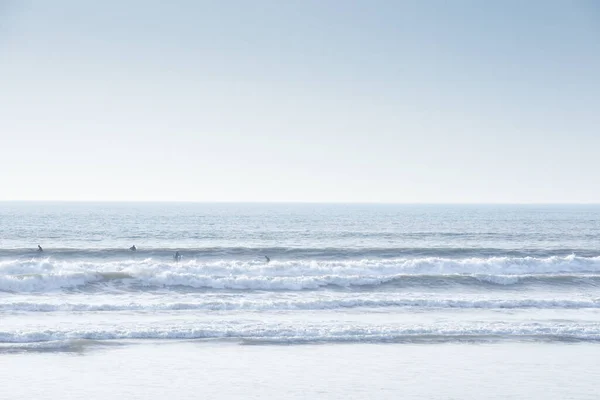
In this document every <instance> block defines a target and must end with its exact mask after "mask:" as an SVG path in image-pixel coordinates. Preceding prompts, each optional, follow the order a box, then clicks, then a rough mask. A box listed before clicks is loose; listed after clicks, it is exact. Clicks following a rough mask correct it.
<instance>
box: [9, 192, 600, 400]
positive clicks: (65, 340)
mask: <svg viewBox="0 0 600 400" xmlns="http://www.w3.org/2000/svg"><path fill="white" fill-rule="evenodd" d="M599 238H600V206H593V205H589V206H585V205H572V206H569V205H523V206H516V205H515V206H509V205H468V206H467V205H361V204H354V205H342V204H327V205H325V204H194V203H0V364H3V365H4V366H5V367H4V368H7V367H6V366H7V365H9V364H10V365H12V366H13V367H14V366H17V369H16V370H13V371H10V373H9V372H8V370H6V369H5V370H4V372H3V374H4V377H3V378H5V379H6V380H10V381H11V382H13V384H14V382H17V384H16V385H15V386H14V387H13V388H12V389H11V390H10V391H9V392H8V395H10V394H11V393H12V394H14V395H15V396H16V395H17V394H20V395H22V396H23V398H27V397H29V398H30V397H32V396H33V397H40V396H42V395H43V394H44V393H45V394H47V396H48V397H47V398H52V397H54V398H56V397H65V393H63V392H61V391H60V389H57V390H58V391H53V390H50V388H51V386H52V385H48V384H46V385H45V386H44V384H42V383H40V384H41V385H42V386H41V387H42V388H44V389H43V390H42V391H41V392H40V393H38V396H36V395H35V393H34V392H32V390H34V389H35V388H34V386H35V385H34V386H31V385H23V386H20V385H19V384H18V382H19V379H20V378H19V377H22V375H20V372H19V371H21V372H23V373H25V375H27V374H28V373H29V372H31V371H32V369H31V368H32V365H35V366H36V367H34V368H33V370H34V371H36V374H42V375H43V374H44V373H46V374H50V375H51V376H52V373H53V371H54V373H55V374H62V373H67V374H68V373H74V372H73V371H72V369H70V368H67V370H65V371H62V372H60V371H61V366H67V365H71V364H73V363H74V362H75V361H74V360H73V359H72V358H71V357H72V356H73V354H77V355H78V357H79V356H83V358H78V360H79V361H77V362H75V364H78V365H79V366H78V367H77V368H85V369H86V370H89V371H91V372H89V373H90V374H91V375H90V376H92V377H94V376H95V377H96V378H98V379H102V378H101V377H100V376H96V375H95V373H96V374H98V375H102V376H109V375H110V374H111V372H110V371H105V372H102V373H101V372H100V371H102V370H103V368H102V367H100V365H103V364H104V363H105V362H108V363H109V364H111V363H113V362H114V360H120V363H123V362H128V363H133V364H132V366H131V368H128V369H127V370H125V371H123V373H124V374H125V375H126V376H125V377H124V379H125V380H127V379H129V380H128V382H130V383H131V382H138V381H136V379H141V377H143V378H144V379H146V378H148V379H154V378H159V377H160V375H161V374H164V371H162V370H161V368H160V367H158V365H163V366H165V368H168V369H169V370H170V371H171V370H173V368H175V370H177V371H179V370H180V367H181V365H188V366H189V365H192V364H194V363H195V362H202V365H203V367H202V373H203V374H209V375H210V374H211V372H210V371H211V370H210V369H208V370H207V368H206V366H207V365H214V366H215V368H221V369H220V370H219V371H217V372H215V375H214V377H216V378H215V379H217V380H219V379H223V380H224V381H223V382H221V383H222V384H223V386H222V388H221V390H216V389H215V390H213V391H212V392H211V397H220V396H221V397H224V398H225V397H228V396H234V397H238V394H236V392H235V391H234V392H232V390H234V388H233V387H231V386H228V389H227V390H226V389H224V387H225V386H227V383H226V382H231V381H232V377H231V376H228V375H227V373H228V371H227V368H226V367H225V366H223V365H222V361H221V360H222V359H221V357H226V359H227V360H229V361H228V364H227V365H229V368H230V370H229V372H230V373H232V374H237V376H238V378H237V379H238V382H241V383H240V384H239V394H240V395H241V394H245V396H246V397H252V396H254V395H256V396H258V397H260V394H259V393H261V392H259V391H257V389H256V388H255V389H256V390H255V391H254V392H253V390H252V387H251V386H252V385H250V384H249V383H245V384H244V382H245V381H244V380H243V379H242V380H241V381H239V379H240V377H239V374H243V371H241V370H240V368H239V366H238V365H237V363H239V362H240V360H241V359H243V358H244V357H247V356H248V354H252V359H254V360H255V361H256V362H255V363H254V364H252V362H251V361H249V360H246V361H245V362H246V363H247V364H248V365H247V368H251V369H252V368H254V372H249V371H248V370H247V369H246V370H245V371H246V373H247V374H250V375H252V376H253V377H254V378H253V379H263V380H264V381H269V379H277V380H279V381H283V382H286V381H289V385H288V387H289V388H290V390H289V391H286V390H285V388H282V387H280V386H276V387H275V388H274V389H273V388H272V389H273V393H271V394H270V396H271V397H289V398H304V397H303V395H302V393H304V392H302V391H300V392H297V393H296V392H295V390H299V389H298V387H296V386H293V384H292V382H297V381H298V380H302V379H304V380H306V379H308V382H309V383H310V382H311V379H313V384H314V385H317V386H318V385H319V384H318V382H319V381H320V380H322V379H325V381H327V379H328V378H330V379H332V380H333V381H334V384H333V386H331V385H325V386H324V387H323V388H321V389H319V390H317V391H314V392H311V393H310V394H309V397H310V398H318V397H322V398H332V397H339V396H345V397H348V398H350V397H354V398H384V397H385V398H399V397H401V395H402V390H403V389H402V388H404V389H405V390H408V389H410V393H411V395H412V396H417V397H418V396H421V397H418V398H482V397H487V398H503V397H502V394H504V395H506V396H509V395H514V396H519V395H520V394H519V393H521V394H522V392H521V391H519V390H518V388H515V387H513V388H512V389H514V391H513V392H510V391H508V392H506V391H505V392H502V391H500V392H499V391H498V388H494V387H495V386H494V384H493V383H494V382H496V381H495V379H496V378H495V377H494V376H493V375H489V376H488V378H487V380H483V382H484V383H485V382H487V383H488V385H487V388H486V385H485V384H480V385H479V386H480V391H479V392H476V393H471V392H468V391H465V387H464V385H462V386H456V387H454V386H453V383H452V382H454V381H456V380H457V379H468V376H471V377H472V374H473V373H474V372H477V371H479V370H478V368H479V367H478V366H480V365H487V368H490V369H492V370H498V368H500V369H501V366H502V365H507V364H506V363H509V364H510V365H513V367H514V368H513V369H506V370H502V369H501V371H503V372H502V373H504V374H506V373H507V371H509V373H508V374H509V375H510V374H513V375H514V376H512V378H513V379H518V377H523V374H524V373H525V374H526V373H527V372H529V373H531V371H535V374H536V375H535V376H536V377H537V378H538V379H533V380H531V379H530V380H527V381H525V382H524V383H523V386H522V388H523V390H525V391H527V392H528V396H521V398H524V397H529V398H540V399H541V398H576V399H583V398H593V397H591V396H592V395H593V393H594V391H595V389H594V388H595V387H596V386H595V385H594V384H593V382H594V381H595V379H597V378H598V371H597V370H594V369H593V367H592V366H593V365H594V363H593V362H591V361H589V360H588V361H589V362H588V361H586V358H585V357H583V356H581V355H582V354H595V355H597V356H600V350H599V349H600V346H598V342H599V341H600V243H599ZM38 245H40V246H42V248H43V251H42V252H39V251H36V250H37V246H38ZM133 245H135V246H136V249H137V250H136V251H132V250H129V248H130V247H131V246H133ZM176 252H179V254H180V255H181V259H180V260H177V259H176V258H175V257H174V255H175V253H176ZM265 256H268V257H269V259H270V261H269V262H267V258H265ZM281 345H285V346H283V347H282V346H281ZM140 346H141V347H140ZM323 346H325V347H323ZM314 349H317V350H314ZM457 349H458V350H457ZM540 349H543V351H542V350H540ZM141 354H143V355H144V356H141ZM167 354H170V355H171V356H172V357H166V355H167ZM282 354H283V356H282ZM328 354H329V356H328ZM460 354H462V355H465V357H467V358H468V359H467V360H461V361H459V360H458V358H457V355H460ZM486 354H487V356H486ZM504 354H509V356H504ZM541 354H544V355H546V356H544V357H542V356H541ZM392 355H393V356H392ZM524 355H527V358H525V359H524V358H523V357H524ZM553 356H555V357H559V358H561V360H562V362H558V364H557V363H554V364H553V363H552V362H548V360H547V359H546V358H547V357H550V358H552V357H553ZM154 357H159V358H161V357H165V359H163V360H162V361H160V362H159V363H158V364H156V365H154V364H152V363H151V364H152V365H154V367H152V368H149V367H148V365H147V363H148V361H147V359H148V358H152V359H154ZM194 357H199V359H197V360H196V359H194ZM227 357H228V358H227ZM281 357H289V358H288V359H287V361H286V362H285V364H284V366H285V367H284V368H282V367H281V362H280V360H281ZM373 357H375V358H373ZM398 357H400V358H403V360H404V361H402V362H401V361H399V360H398ZM440 357H442V359H440ZM482 357H483V358H482ZM167 358H168V359H167ZM334 358H335V359H334ZM594 359H595V358H594ZM86 360H87V361H86ZM102 360H103V361H102ZM111 360H112V361H111ZM124 360H126V361H124ZM136 360H138V361H139V362H136ZM202 360H203V361H202ZM207 360H209V361H210V362H208V364H207ZM269 360H275V361H277V360H279V362H275V364H272V363H270V362H269ZM291 360H295V361H291ZM340 360H341V362H342V364H344V365H350V364H352V365H354V368H353V369H348V370H346V371H345V372H344V371H342V370H340V369H339V368H338V367H336V365H338V364H339V363H340ZM406 362H408V364H406ZM577 362H579V363H581V362H584V363H587V364H585V365H589V366H590V368H589V369H587V370H586V371H587V374H588V375H589V376H586V375H585V374H583V375H582V373H581V369H580V368H576V367H575V366H574V364H575V363H577ZM511 363H512V364H511ZM492 364H494V365H493V366H492ZM50 365H54V366H55V367H50ZM273 365H275V367H273ZM277 365H280V367H279V368H278V367H276V366H277ZM323 365H325V366H329V367H331V368H330V369H327V368H325V370H324V371H321V373H319V374H316V373H315V368H316V366H323ZM557 365H558V367H557ZM18 366H22V369H19V368H18ZM217 366H220V367H217ZM298 366H300V367H303V368H304V370H303V372H302V371H301V372H298V370H297V368H299V367H298ZM138 367H139V368H141V372H140V371H138V372H137V373H136V374H133V373H132V374H131V376H128V373H127V371H131V370H135V369H136V368H138ZM90 368H91V369H90ZM398 368H401V371H400V372H399V371H398ZM440 368H444V369H445V371H443V372H440V371H439V369H440ZM569 368H571V371H573V374H574V375H575V376H576V377H577V379H579V380H583V381H582V382H579V383H578V384H577V385H575V384H574V383H573V384H572V385H571V386H569V385H568V384H567V385H559V386H560V387H558V386H557V388H558V389H560V390H559V391H558V392H556V396H557V397H552V396H551V393H548V392H544V391H543V390H541V389H540V390H538V391H537V392H536V391H535V390H533V389H534V388H538V389H539V388H540V387H542V386H539V385H547V384H549V383H550V382H551V381H554V382H556V381H555V378H554V377H553V376H554V374H555V373H557V370H560V371H561V372H562V373H563V374H567V376H568V375H569ZM432 369H434V370H435V371H431V370H432ZM44 371H45V372H44ZM94 371H96V372H95V373H94ZM113 371H114V370H113ZM257 371H259V372H260V373H259V372H257ZM291 371H296V372H297V373H302V374H303V376H304V378H300V377H298V376H297V373H295V374H292V372H291ZM326 371H330V373H329V376H328V375H327V372H326ZM357 371H358V372H357ZM382 371H387V375H386V374H385V373H383V372H382ZM416 371H421V372H420V373H424V374H431V376H434V375H435V376H437V377H438V378H439V377H440V376H447V381H444V384H443V385H442V386H443V387H442V388H440V389H439V391H436V390H435V389H434V388H431V387H427V388H426V387H425V386H426V384H425V383H426V382H427V379H425V380H423V379H424V378H423V379H422V378H418V377H417V375H419V377H420V376H421V375H420V374H417V372H416ZM426 371H428V372H426ZM575 371H577V373H575ZM357 373H359V375H362V376H364V378H365V379H367V380H368V382H370V383H365V382H363V383H362V384H359V383H358V382H357V380H356V379H354V378H351V377H354V376H355V375H356V374H357ZM478 373H480V372H478ZM107 374H108V375H107ZM140 374H141V375H140ZM256 374H258V375H259V376H258V377H256V376H255V375H256ZM286 374H287V375H286ZM406 374H408V375H406ZM444 374H445V375H444ZM185 375H186V373H184V372H181V371H180V375H179V376H185ZM23 376H24V375H23ZM204 376H205V375H204ZM261 376H262V378H260V377H261ZM30 377H31V376H30ZM57 377H58V375H57ZM219 377H221V378H219ZM294 377H295V378H294ZM311 377H312V378H311ZM344 377H345V378H344ZM399 377H400V378H401V380H402V381H404V380H409V381H410V382H412V384H404V385H397V384H396V383H394V382H396V381H397V379H398V378H399ZM188 378H189V376H188ZM509 378H510V377H509ZM15 379H16V380H15ZM173 379H175V380H176V378H174V377H171V379H170V380H169V381H161V380H158V381H154V382H155V385H158V386H156V387H162V386H161V382H162V385H164V388H168V387H170V386H171V385H172V384H173V383H172V382H173ZM92 380H93V381H94V382H97V381H95V380H94V379H92ZM336 381H337V382H338V383H340V385H341V386H339V387H338V386H336V385H335V382H336ZM421 381H422V382H421ZM186 382H187V383H186ZM415 382H421V383H423V384H424V386H421V388H422V390H421V391H419V390H418V386H415ZM540 382H541V383H540ZM569 382H572V380H570V381H569ZM138 383H139V385H142V386H144V385H147V383H142V382H141V381H139V382H138ZM305 383H306V382H305ZM309 383H306V384H309ZM528 383H529V384H530V386H528V385H527V384H528ZM534 383H535V385H534ZM180 385H183V386H182V387H183V388H184V389H185V388H187V390H189V393H188V392H186V391H185V390H184V392H185V393H187V394H186V396H187V397H186V396H182V398H196V397H194V396H195V395H197V392H196V390H197V387H196V386H197V385H196V384H195V383H194V384H192V383H191V382H189V381H188V380H185V382H183V381H182V382H180ZM186 385H187V386H186ZM357 385H358V386H357ZM361 385H362V386H361ZM406 385H409V386H406ZM456 385H459V383H458V382H456ZM213 386H214V385H213ZM99 387H100V384H99V383H97V385H96V387H95V386H94V385H92V384H89V383H88V384H86V385H83V386H81V387H80V388H79V389H80V391H77V390H75V392H73V391H71V394H73V397H72V398H78V397H77V396H76V394H82V393H84V392H85V397H87V398H94V397H93V395H92V394H93V393H96V394H98V393H102V392H99V391H98V390H99V389H98V388H99ZM121 387H122V386H121ZM156 387H155V388H156ZM205 387H206V386H205ZM359 387H360V390H362V392H360V393H362V394H357V393H359V392H357V390H358V388H359ZM19 388H20V389H19ZM164 388H163V389H164ZM294 388H295V389H294ZM461 388H462V389H461ZM504 388H505V389H506V387H504ZM5 389H6V387H5ZM129 389H131V390H132V391H131V393H129V394H124V393H121V394H122V395H123V396H125V397H131V398H133V397H135V396H136V393H137V394H138V395H139V396H138V397H136V398H148V397H149V396H150V397H151V395H150V394H149V392H148V390H147V387H146V389H145V391H144V390H140V391H136V390H135V385H134V386H132V387H131V388H129ZM180 389H181V388H180ZM213 389H214V387H213ZM380 389H381V390H380ZM558 389H557V390H558ZM161 390H162V389H161ZM165 390H166V389H165ZM211 390H212V389H211ZM306 390H308V389H306ZM88 392H89V393H88ZM492 392H493V393H495V394H494V395H496V396H499V397H493V396H492ZM153 393H158V392H153ZM160 393H163V392H160ZM182 393H183V392H182ZM535 393H538V394H539V396H538V397H536V396H534V395H533V394H535ZM305 394H306V393H305ZM471 394H472V396H471V397H469V396H470V395H471ZM90 396H91V397H90ZM42 397H43V396H42ZM80 397H83V395H82V396H80ZM258 397H257V398H258ZM65 398H66V397H65ZM95 398H107V397H106V396H104V397H103V396H102V395H98V397H95ZM156 398H161V396H160V395H157V397H156Z"/></svg>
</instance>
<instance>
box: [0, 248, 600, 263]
mask: <svg viewBox="0 0 600 400" xmlns="http://www.w3.org/2000/svg"><path fill="white" fill-rule="evenodd" d="M176 251H179V252H180V253H181V254H182V255H183V256H184V257H185V259H189V260H194V259H200V260H205V259H220V258H227V259H232V258H240V259H246V260H248V259H260V258H262V256H263V255H265V254H266V255H269V256H270V257H271V258H273V259H281V260H286V261H289V260H333V259H336V260H356V259H390V258H399V257H412V258H414V257H446V258H470V257H513V258H514V257H521V258H524V257H565V256H568V255H571V254H577V255H578V256H580V257H598V256H600V251H598V249H586V248H553V249H541V248H530V249H523V248H519V249H507V248H481V247H472V248H469V247H465V248H457V247H369V248H361V247H322V248H319V247H312V248H311V247H308V248H307V247H264V246H262V247H244V246H230V247H149V248H144V247H142V246H139V247H138V249H137V251H136V252H135V253H133V252H131V251H130V250H129V249H128V248H83V249H81V248H48V247H46V248H45V249H44V252H43V253H38V252H37V248H13V249H0V260H3V259H4V260H7V259H29V258H42V257H48V256H50V257H52V258H54V259H57V260H112V259H114V260H118V259H131V258H133V257H138V258H139V257H144V258H149V257H152V258H155V259H156V260H163V261H164V260H170V259H172V256H173V254H174V253H175V252H176Z"/></svg>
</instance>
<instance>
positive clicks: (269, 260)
mask: <svg viewBox="0 0 600 400" xmlns="http://www.w3.org/2000/svg"><path fill="white" fill-rule="evenodd" d="M265 260H267V261H266V263H267V264H268V263H269V262H271V259H270V258H269V257H267V256H265Z"/></svg>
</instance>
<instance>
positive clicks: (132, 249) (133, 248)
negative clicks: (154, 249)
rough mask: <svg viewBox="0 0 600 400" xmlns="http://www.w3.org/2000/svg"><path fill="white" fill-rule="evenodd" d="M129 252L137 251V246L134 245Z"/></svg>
mask: <svg viewBox="0 0 600 400" xmlns="http://www.w3.org/2000/svg"><path fill="white" fill-rule="evenodd" d="M129 250H131V251H136V250H137V249H136V248H135V244H134V245H133V246H131V247H130V248H129Z"/></svg>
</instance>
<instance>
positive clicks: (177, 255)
mask: <svg viewBox="0 0 600 400" xmlns="http://www.w3.org/2000/svg"><path fill="white" fill-rule="evenodd" d="M173 259H174V260H175V261H177V262H179V260H181V254H179V252H178V251H176V252H175V255H173Z"/></svg>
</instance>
